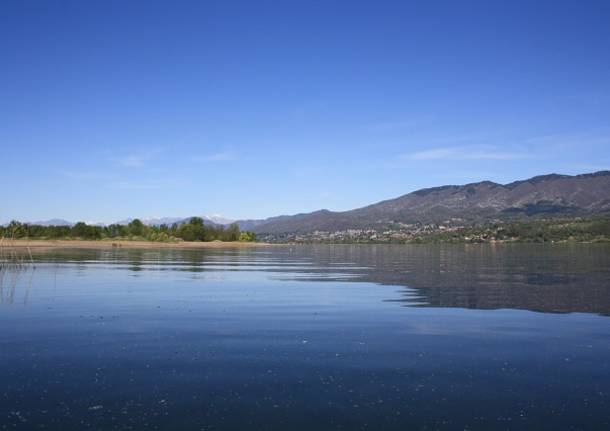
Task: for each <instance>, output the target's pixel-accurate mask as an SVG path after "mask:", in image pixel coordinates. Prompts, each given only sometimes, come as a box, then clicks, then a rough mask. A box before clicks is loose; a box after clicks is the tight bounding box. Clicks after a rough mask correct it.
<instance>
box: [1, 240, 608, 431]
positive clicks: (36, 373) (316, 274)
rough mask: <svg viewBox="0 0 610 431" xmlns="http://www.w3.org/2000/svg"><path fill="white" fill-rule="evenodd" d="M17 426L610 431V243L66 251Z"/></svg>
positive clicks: (28, 362)
mask: <svg viewBox="0 0 610 431" xmlns="http://www.w3.org/2000/svg"><path fill="white" fill-rule="evenodd" d="M35 260H36V264H35V268H34V269H25V270H19V271H16V270H3V271H1V272H0V429H38V428H40V429H43V428H44V429H47V430H48V429H54V430H63V431H65V430H82V429H172V430H176V429H196V430H199V429H202V430H246V429H255V430H327V429H343V430H356V429H370V430H379V429H384V430H406V429H425V430H434V429H447V430H453V429H460V430H461V429H473V430H474V429H480V430H491V429H499V430H504V429H515V430H517V429H518V430H521V429H532V430H533V429H535V430H540V429H591V430H593V429H594V430H599V429H608V427H610V247H609V246H604V245H552V246H547V245H502V246H493V245H472V246H464V245H458V246H425V245H413V246H371V245H365V246H296V247H277V248H260V249H249V250H245V249H244V250H238V249H226V250H126V249H115V250H54V251H50V252H40V253H37V254H36V255H35Z"/></svg>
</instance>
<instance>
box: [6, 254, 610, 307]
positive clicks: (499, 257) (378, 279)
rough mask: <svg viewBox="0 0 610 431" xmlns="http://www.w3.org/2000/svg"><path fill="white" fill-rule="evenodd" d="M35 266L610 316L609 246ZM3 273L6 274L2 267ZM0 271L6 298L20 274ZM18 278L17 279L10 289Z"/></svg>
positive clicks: (130, 259) (55, 259)
mask: <svg viewBox="0 0 610 431" xmlns="http://www.w3.org/2000/svg"><path fill="white" fill-rule="evenodd" d="M35 260H36V262H37V264H38V265H40V264H43V265H53V264H59V263H63V264H72V265H75V266H76V267H77V268H79V269H80V270H82V271H86V270H87V268H89V267H91V266H94V267H108V268H115V269H120V270H128V271H129V272H130V273H131V274H132V275H133V276H138V273H140V272H142V271H185V272H188V273H191V274H192V277H193V278H197V277H198V276H202V275H204V274H210V273H211V272H214V273H222V271H259V272H264V273H268V274H270V277H272V278H274V279H277V280H300V281H311V282H318V281H339V282H340V281H350V282H358V281H361V282H371V283H377V284H383V285H395V286H402V287H403V288H402V289H400V290H398V292H396V296H395V297H388V298H387V301H392V302H397V303H399V304H403V305H405V306H422V307H457V308H471V309H501V308H509V309H524V310H532V311H541V312H553V313H556V312H559V313H565V312H586V313H597V314H603V315H608V314H610V245H605V244H552V245H542V244H499V245H494V244H484V245H478V244H477V245H312V246H304V245H299V246H281V247H272V248H260V249H222V250H218V249H198V250H187V249H176V250H167V249H157V250H155V249H149V250H142V249H113V250H75V249H62V250H47V251H38V252H37V253H35ZM6 272H7V271H5V273H6ZM9 273H10V275H7V274H4V275H2V278H0V293H2V298H3V301H4V302H8V301H13V300H14V295H15V292H14V290H15V286H16V285H17V283H16V281H15V277H16V276H17V275H19V274H20V273H24V274H21V276H22V277H29V279H28V283H29V284H28V283H25V284H27V287H28V289H29V287H31V283H32V274H31V273H28V272H27V271H23V270H20V271H18V272H17V274H16V273H15V272H14V271H13V272H12V273H11V272H10V271H9ZM11 285H12V286H11Z"/></svg>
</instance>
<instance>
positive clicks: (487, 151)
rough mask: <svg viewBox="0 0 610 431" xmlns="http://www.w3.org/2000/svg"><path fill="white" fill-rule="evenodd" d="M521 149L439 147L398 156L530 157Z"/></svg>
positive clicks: (504, 158) (466, 158)
mask: <svg viewBox="0 0 610 431" xmlns="http://www.w3.org/2000/svg"><path fill="white" fill-rule="evenodd" d="M530 157H531V155H530V154H528V153H526V152H523V151H504V150H500V149H498V148H496V147H490V146H465V147H440V148H432V149H429V150H422V151H416V152H414V153H409V154H403V155H402V156H400V158H401V159H404V160H419V161H425V160H520V159H527V158H530Z"/></svg>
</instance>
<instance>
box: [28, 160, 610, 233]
mask: <svg viewBox="0 0 610 431" xmlns="http://www.w3.org/2000/svg"><path fill="white" fill-rule="evenodd" d="M602 214H610V171H599V172H594V173H590V174H582V175H574V176H572V175H559V174H550V175H541V176H536V177H533V178H529V179H527V180H522V181H515V182H512V183H508V184H498V183H494V182H491V181H481V182H477V183H470V184H464V185H445V186H441V187H433V188H427V189H421V190H417V191H414V192H411V193H408V194H405V195H403V196H400V197H397V198H395V199H389V200H385V201H381V202H377V203H374V204H372V205H368V206H365V207H362V208H357V209H353V210H349V211H329V210H326V209H322V210H319V211H314V212H310V213H302V214H296V215H282V216H277V217H270V218H267V219H258V220H255V219H253V220H238V221H234V220H231V219H228V218H225V217H223V216H220V215H210V216H205V215H204V216H201V217H202V218H203V219H204V220H205V221H206V222H207V223H209V224H214V225H225V226H226V225H228V224H230V223H233V222H236V223H237V224H238V225H239V227H240V228H241V229H242V230H250V231H254V232H256V233H257V234H270V235H282V234H306V233H311V232H315V231H326V232H336V231H343V230H347V229H377V230H379V229H388V228H390V229H391V228H393V227H400V226H401V225H405V224H407V225H408V224H430V223H446V222H447V221H449V222H452V221H453V222H455V223H464V222H472V223H484V222H489V221H493V220H505V221H509V220H515V219H528V218H539V217H547V218H548V217H573V216H594V215H602ZM189 219H190V217H164V218H149V219H141V220H142V222H143V223H144V224H148V225H161V224H168V225H171V224H173V223H184V222H186V221H188V220H189ZM132 220H133V219H131V218H130V219H126V220H121V221H118V222H117V223H118V224H127V223H129V222H130V221H132ZM35 224H40V225H73V223H71V222H69V221H67V220H62V219H51V220H44V221H38V222H35ZM90 224H93V223H90Z"/></svg>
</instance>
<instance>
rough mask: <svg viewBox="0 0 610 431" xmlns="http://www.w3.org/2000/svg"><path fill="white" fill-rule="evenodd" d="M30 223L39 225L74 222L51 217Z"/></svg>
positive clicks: (70, 224) (60, 224)
mask: <svg viewBox="0 0 610 431" xmlns="http://www.w3.org/2000/svg"><path fill="white" fill-rule="evenodd" d="M30 224H37V225H40V226H72V225H73V224H74V223H72V222H69V221H68V220H64V219H60V218H52V219H49V220H40V221H34V222H31V223H30Z"/></svg>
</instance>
